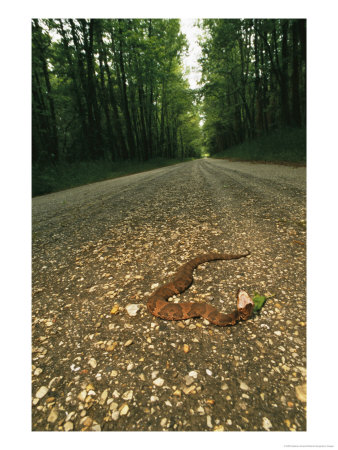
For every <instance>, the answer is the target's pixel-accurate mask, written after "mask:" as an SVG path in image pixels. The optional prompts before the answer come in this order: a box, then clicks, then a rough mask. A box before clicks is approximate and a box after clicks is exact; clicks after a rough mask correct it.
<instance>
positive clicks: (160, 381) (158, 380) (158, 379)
mask: <svg viewBox="0 0 338 450" xmlns="http://www.w3.org/2000/svg"><path fill="white" fill-rule="evenodd" d="M153 383H154V384H155V385H156V386H159V387H161V386H163V384H164V380H163V378H156V380H154V381H153Z"/></svg>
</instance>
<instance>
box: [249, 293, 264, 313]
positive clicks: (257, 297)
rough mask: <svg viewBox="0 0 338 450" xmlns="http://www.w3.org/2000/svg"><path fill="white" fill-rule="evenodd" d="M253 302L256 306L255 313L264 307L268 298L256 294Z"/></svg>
mask: <svg viewBox="0 0 338 450" xmlns="http://www.w3.org/2000/svg"><path fill="white" fill-rule="evenodd" d="M252 300H253V302H254V304H255V305H254V309H253V311H254V312H258V311H259V310H260V309H261V308H262V307H263V305H264V303H265V300H266V297H265V295H259V294H257V293H255V295H254V297H253V299H252Z"/></svg>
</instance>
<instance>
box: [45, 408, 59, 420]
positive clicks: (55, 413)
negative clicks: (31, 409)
mask: <svg viewBox="0 0 338 450" xmlns="http://www.w3.org/2000/svg"><path fill="white" fill-rule="evenodd" d="M57 418H58V410H57V408H52V410H51V412H50V414H49V416H48V419H47V422H50V423H54V422H55V421H56V419H57Z"/></svg>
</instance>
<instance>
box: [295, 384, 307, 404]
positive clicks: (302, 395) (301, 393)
mask: <svg viewBox="0 0 338 450" xmlns="http://www.w3.org/2000/svg"><path fill="white" fill-rule="evenodd" d="M296 397H297V398H298V400H300V401H301V402H306V384H302V385H300V386H296Z"/></svg>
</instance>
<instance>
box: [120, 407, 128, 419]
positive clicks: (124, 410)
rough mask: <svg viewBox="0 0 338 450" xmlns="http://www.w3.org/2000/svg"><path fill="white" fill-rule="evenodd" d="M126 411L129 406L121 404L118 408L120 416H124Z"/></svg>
mask: <svg viewBox="0 0 338 450" xmlns="http://www.w3.org/2000/svg"><path fill="white" fill-rule="evenodd" d="M128 411H129V406H128V405H123V406H122V407H121V408H120V415H121V416H125V415H126V414H127V413H128Z"/></svg>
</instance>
